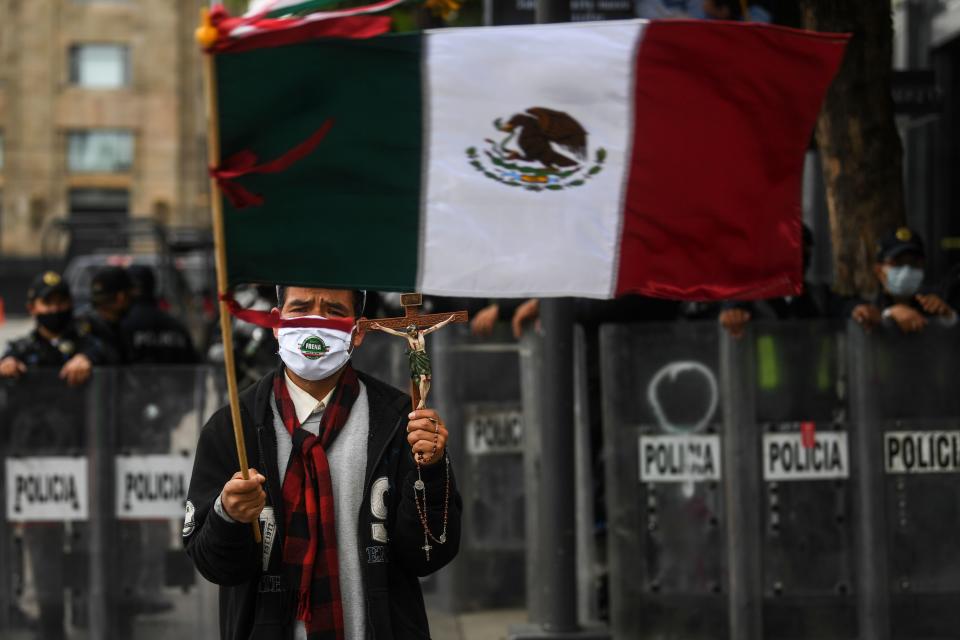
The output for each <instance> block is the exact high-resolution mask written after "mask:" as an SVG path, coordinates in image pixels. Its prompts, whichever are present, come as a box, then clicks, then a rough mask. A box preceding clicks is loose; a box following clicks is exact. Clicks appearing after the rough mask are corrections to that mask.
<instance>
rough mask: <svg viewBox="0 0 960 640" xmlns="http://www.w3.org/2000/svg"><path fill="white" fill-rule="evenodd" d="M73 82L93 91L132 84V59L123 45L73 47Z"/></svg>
mask: <svg viewBox="0 0 960 640" xmlns="http://www.w3.org/2000/svg"><path fill="white" fill-rule="evenodd" d="M70 83H71V84H75V85H79V86H81V87H88V88H91V89H116V88H118V87H126V86H127V85H129V84H130V56H129V51H128V49H127V46H126V45H123V44H77V45H74V46H72V47H70Z"/></svg>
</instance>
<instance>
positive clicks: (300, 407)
mask: <svg viewBox="0 0 960 640" xmlns="http://www.w3.org/2000/svg"><path fill="white" fill-rule="evenodd" d="M283 381H284V382H285V383H286V385H287V392H289V393H290V400H292V401H293V408H294V409H295V410H296V412H297V421H299V422H300V424H303V423H304V422H305V421H306V420H307V418H309V417H310V416H312V415H313V414H314V413H317V412H318V411H319V412H321V413H322V412H323V410H324V409H326V408H327V403H329V402H330V398H331V397H332V396H333V389H330V391H329V393H327V395H325V396H324V397H323V400H317V399H316V398H314V397H313V396H312V395H310V394H309V393H307V392H306V391H304V390H303V389H301V388H300V387H298V386H297V384H296V383H295V382H294V381H293V380H291V379H290V374H289V373H287V372H286V371H284V372H283ZM334 389H336V387H334Z"/></svg>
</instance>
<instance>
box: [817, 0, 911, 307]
mask: <svg viewBox="0 0 960 640" xmlns="http://www.w3.org/2000/svg"><path fill="white" fill-rule="evenodd" d="M800 7H801V11H802V18H803V26H804V27H805V28H807V29H811V30H815V31H835V32H837V31H841V32H848V33H852V34H853V37H852V38H851V39H850V43H849V44H848V46H847V53H846V56H845V57H844V60H843V64H842V65H841V67H840V72H839V74H838V75H837V78H836V79H835V80H834V82H833V86H831V87H830V90H829V92H828V93H827V97H826V101H825V102H824V105H823V111H821V113H820V117H819V119H818V121H817V145H818V146H819V148H820V157H821V160H822V164H823V177H824V183H825V184H826V189H827V206H828V209H829V211H830V233H831V236H832V239H833V259H834V289H835V290H836V291H837V293H840V294H843V295H851V294H855V293H859V294H861V295H864V294H869V293H872V292H873V291H875V290H876V287H877V282H876V278H875V277H874V275H873V272H872V270H871V265H872V264H873V262H874V260H875V257H876V247H877V241H878V240H879V238H880V237H881V236H882V235H883V234H884V233H886V232H888V231H889V230H890V229H891V228H894V227H897V226H900V225H902V224H903V223H904V220H905V211H904V195H903V181H902V180H903V178H902V147H901V145H900V136H899V134H898V132H897V128H896V123H895V122H894V115H893V100H892V98H891V96H890V81H891V76H892V69H891V63H892V57H893V19H892V10H891V6H890V0H800Z"/></svg>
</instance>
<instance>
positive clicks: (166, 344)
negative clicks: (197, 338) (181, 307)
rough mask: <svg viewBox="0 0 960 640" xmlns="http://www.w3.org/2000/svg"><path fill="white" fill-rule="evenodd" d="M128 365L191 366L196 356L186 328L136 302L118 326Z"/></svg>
mask: <svg viewBox="0 0 960 640" xmlns="http://www.w3.org/2000/svg"><path fill="white" fill-rule="evenodd" d="M120 329H121V331H122V332H123V335H124V340H125V343H126V345H127V350H128V353H127V356H128V362H130V363H131V364H147V363H151V364H193V363H195V362H196V361H197V353H196V351H195V350H194V348H193V341H192V340H191V339H190V334H189V333H187V330H186V328H185V327H184V326H183V325H182V324H180V323H179V322H178V321H177V320H176V319H175V318H173V317H172V316H171V315H169V314H168V313H165V312H164V311H163V310H162V309H160V308H159V307H157V306H156V305H153V304H150V303H148V302H136V303H134V305H133V306H132V307H130V311H128V312H127V315H126V316H124V318H123V320H122V321H121V322H120Z"/></svg>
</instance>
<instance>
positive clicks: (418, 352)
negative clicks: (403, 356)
mask: <svg viewBox="0 0 960 640" xmlns="http://www.w3.org/2000/svg"><path fill="white" fill-rule="evenodd" d="M456 317H457V316H456V314H451V316H450V317H449V318H447V319H446V320H444V321H443V322H438V323H437V324H435V325H433V326H432V327H427V328H426V329H422V330H421V329H418V328H417V325H416V324H410V325H409V326H408V327H406V329H405V330H404V331H394V330H393V329H390V328H389V327H384V326H382V325H380V324H378V323H376V322H374V323H371V324H370V328H371V329H374V330H376V331H383V332H384V333H389V334H390V335H393V336H399V337H401V338H405V339H406V340H407V344H408V345H410V350H409V351H407V355H408V356H409V357H410V379H411V380H413V382H414V383H415V384H416V385H417V387H418V388H419V389H420V403H419V404H418V405H417V409H423V408H424V407H425V406H426V403H427V393H429V391H430V377H431V376H432V375H433V372H432V370H431V368H430V356H429V355H427V344H426V342H425V341H424V339H423V337H424V336H426V335H428V334H431V333H433V332H434V331H436V330H437V329H442V328H443V327H445V326H447V325H448V324H450V323H451V322H453V321H454V320H455V319H456Z"/></svg>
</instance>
